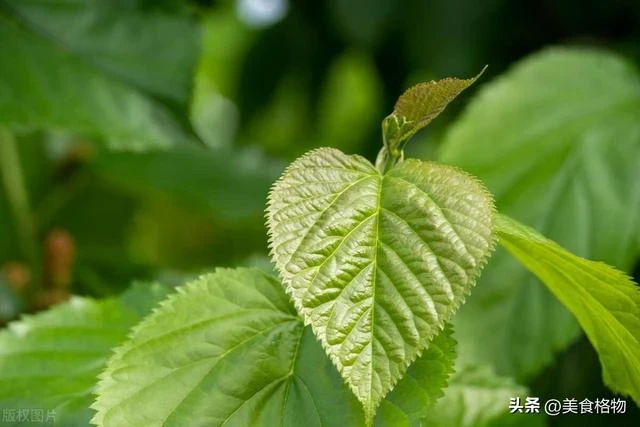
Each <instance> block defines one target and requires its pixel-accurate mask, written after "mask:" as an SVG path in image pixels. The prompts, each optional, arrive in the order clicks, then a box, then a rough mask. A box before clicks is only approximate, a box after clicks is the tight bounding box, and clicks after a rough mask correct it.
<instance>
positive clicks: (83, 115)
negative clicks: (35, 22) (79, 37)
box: [0, 12, 189, 150]
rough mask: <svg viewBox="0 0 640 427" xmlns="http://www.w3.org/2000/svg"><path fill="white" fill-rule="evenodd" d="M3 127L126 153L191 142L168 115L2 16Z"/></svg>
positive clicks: (0, 106) (0, 120)
mask: <svg viewBox="0 0 640 427" xmlns="http://www.w3.org/2000/svg"><path fill="white" fill-rule="evenodd" d="M0 80H1V81H2V82H3V84H2V85H1V86H0V124H1V125H3V126H6V127H8V128H10V129H11V130H22V129H43V128H48V129H56V130H66V131H73V132H76V133H79V134H84V135H86V136H90V137H94V138H99V139H103V140H106V141H107V142H108V143H109V144H110V146H112V147H116V148H128V149H137V150H141V149H148V148H158V147H165V148H166V147H169V146H171V145H173V144H176V143H179V142H183V141H186V140H188V139H189V136H188V135H187V134H186V133H185V132H184V131H183V130H182V128H181V126H180V124H179V123H178V122H177V121H176V120H175V119H174V118H173V117H172V114H171V113H170V111H169V110H168V109H167V108H166V107H164V106H163V105H161V104H160V103H158V102H156V101H154V100H152V99H150V98H148V97H146V96H145V95H143V94H142V93H140V92H139V91H137V90H136V89H134V88H132V87H130V86H128V85H127V84H126V83H124V82H122V81H119V80H118V79H117V78H114V77H111V76H108V75H105V74H103V73H102V70H101V69H98V68H96V67H95V66H94V65H92V64H91V63H90V62H87V61H86V59H85V58H82V57H80V56H78V55H77V54H75V53H72V52H69V51H67V50H65V49H64V48H63V47H61V46H59V45H56V44H55V42H54V41H51V40H48V39H45V38H44V37H43V36H42V35H40V34H36V33H33V32H31V31H30V30H29V29H28V28H27V27H26V26H25V24H24V22H22V21H19V20H17V19H16V18H12V17H8V16H7V15H5V14H4V13H3V12H0Z"/></svg>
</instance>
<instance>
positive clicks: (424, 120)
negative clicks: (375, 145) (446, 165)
mask: <svg viewBox="0 0 640 427" xmlns="http://www.w3.org/2000/svg"><path fill="white" fill-rule="evenodd" d="M486 68H487V67H485V68H483V69H482V71H480V73H478V75H477V76H475V77H473V78H471V79H456V78H446V79H442V80H437V81H430V82H425V83H420V84H417V85H415V86H413V87H411V88H409V89H408V90H407V91H406V92H405V93H403V94H402V95H401V96H400V98H398V101H397V102H396V105H395V107H394V109H393V112H392V113H391V114H389V115H388V116H387V117H386V118H385V119H384V120H383V121H382V139H383V142H384V148H383V151H381V156H382V158H379V160H378V162H377V163H379V164H380V163H383V165H381V170H382V171H384V170H386V169H387V165H386V161H387V157H386V156H388V157H389V158H391V159H402V150H403V147H404V144H405V143H406V141H407V140H408V139H409V138H411V137H412V136H413V135H415V134H416V132H418V131H419V130H420V129H422V128H423V127H425V126H427V125H428V124H429V123H430V122H431V121H432V120H433V119H435V118H436V117H437V116H438V115H439V114H440V113H442V111H443V110H444V109H445V108H446V107H447V105H449V103H450V102H451V101H453V100H454V99H455V97H456V96H458V95H460V93H461V92H462V91H463V90H465V89H466V88H468V87H469V86H471V85H472V84H473V83H474V82H475V81H476V80H478V78H479V77H480V76H481V75H482V73H484V70H485V69H486ZM392 163H395V162H392Z"/></svg>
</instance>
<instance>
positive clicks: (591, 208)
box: [440, 48, 640, 379]
mask: <svg viewBox="0 0 640 427" xmlns="http://www.w3.org/2000/svg"><path fill="white" fill-rule="evenodd" d="M638 117H640V78H639V76H638V73H637V71H636V70H635V69H634V67H633V66H631V65H630V64H629V63H627V62H625V61H624V60H623V59H621V58H619V57H617V56H615V55H612V54H608V53H605V52H598V51H589V50H579V49H561V48H555V49H550V50H546V51H544V52H542V53H540V54H537V55H534V56H531V57H530V58H528V59H526V60H524V61H523V62H521V63H520V64H518V65H517V66H515V67H514V68H513V69H512V70H511V71H510V72H508V73H507V74H505V75H504V76H503V77H500V78H498V79H497V80H496V81H495V82H492V83H490V84H487V85H485V86H484V87H483V88H482V90H481V91H480V93H479V95H478V97H477V98H476V99H475V100H473V101H472V102H471V103H470V104H469V108H468V109H467V110H466V112H465V113H464V114H463V115H462V117H461V118H460V120H459V121H457V122H456V123H455V124H454V126H453V127H452V128H451V131H450V133H449V134H448V136H447V137H446V138H445V141H444V143H443V145H442V151H441V156H440V160H442V161H444V162H446V163H451V164H454V165H456V166H460V167H461V168H463V169H464V170H465V171H468V172H469V173H472V174H474V175H476V176H478V177H479V178H480V179H481V180H482V181H483V182H484V183H486V185H487V187H488V188H489V190H490V191H491V192H492V193H493V194H494V195H495V197H496V204H497V207H498V210H499V211H500V212H502V213H505V214H507V215H510V216H512V217H514V218H516V219H517V220H519V221H522V222H524V223H526V224H530V225H531V226H533V227H534V228H535V229H537V230H538V231H540V232H541V233H543V234H544V235H545V236H547V237H549V238H550V239H552V240H554V241H556V242H558V243H559V244H561V245H562V246H563V247H566V248H567V249H568V250H570V251H571V252H573V253H575V254H577V255H580V256H583V257H587V258H590V259H597V260H601V261H604V262H607V263H609V264H611V265H614V266H616V267H618V268H619V269H621V270H623V271H630V269H631V268H632V267H633V263H634V262H635V260H636V259H637V256H638V253H639V252H638V247H637V243H636V242H637V236H638V235H639V234H640V232H639V230H640V168H638V164H640V121H639V120H638ZM454 325H455V326H456V336H457V339H458V340H459V342H460V346H461V352H460V354H461V357H463V358H468V360H470V361H476V362H478V361H482V362H485V363H489V364H491V365H493V367H494V368H495V369H496V371H497V372H498V373H499V374H504V375H513V376H515V377H516V378H518V379H527V378H531V377H532V376H533V375H535V374H536V373H538V372H539V371H540V369H541V368H542V367H544V366H545V365H546V364H548V363H550V362H551V360H552V359H553V355H554V353H555V352H557V351H561V350H563V349H565V348H566V347H567V346H568V345H569V344H570V343H571V342H572V341H573V340H575V339H576V338H577V337H578V336H579V333H580V332H579V327H578V325H577V324H576V322H575V319H574V318H573V316H572V315H571V314H570V313H569V312H568V311H567V310H566V309H565V308H564V307H563V306H562V305H561V304H560V303H559V302H558V301H557V300H556V298H555V297H554V296H553V295H552V294H551V293H550V292H549V291H548V290H547V289H546V288H545V287H544V286H543V285H542V284H541V283H540V282H539V281H538V280H537V279H536V278H535V277H534V276H533V275H532V274H530V273H528V272H527V270H526V269H524V268H523V267H522V266H520V265H519V264H518V263H517V262H516V261H515V260H514V259H513V258H512V257H510V256H509V255H508V254H507V253H506V252H505V251H503V250H498V251H496V253H495V255H494V256H493V257H492V259H491V262H490V263H489V265H488V266H487V268H486V270H485V271H484V272H483V274H482V276H481V278H480V283H479V285H478V287H477V291H476V292H474V295H473V298H471V299H470V300H469V301H468V304H465V307H464V308H463V309H462V310H461V311H460V313H459V314H458V315H457V316H456V319H455V320H454ZM504 325H518V327H517V328H513V327H505V326H504Z"/></svg>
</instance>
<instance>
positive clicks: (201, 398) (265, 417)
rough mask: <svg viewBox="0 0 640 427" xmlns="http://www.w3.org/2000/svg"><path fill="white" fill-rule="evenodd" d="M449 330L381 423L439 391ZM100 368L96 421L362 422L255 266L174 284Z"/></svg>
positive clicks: (279, 293)
mask: <svg viewBox="0 0 640 427" xmlns="http://www.w3.org/2000/svg"><path fill="white" fill-rule="evenodd" d="M449 334H450V330H448V329H447V331H446V332H445V333H444V334H443V336H438V338H436V339H434V341H433V342H434V346H433V347H432V348H430V349H429V350H427V351H426V352H425V354H424V356H423V357H422V359H420V360H419V361H417V362H416V368H415V370H413V371H411V372H412V373H413V375H414V376H413V377H412V378H411V380H408V381H411V383H410V384H407V385H405V386H403V387H404V389H405V390H408V389H413V390H420V395H419V396H415V397H414V396H410V397H409V396H407V397H408V399H407V401H403V402H402V403H397V402H396V403H389V405H388V407H389V411H385V410H384V409H382V410H381V411H380V415H379V418H378V420H377V425H380V426H389V427H391V426H394V427H395V426H396V424H392V423H391V422H392V421H394V420H397V419H398V418H400V419H403V418H404V419H409V414H408V413H405V412H403V409H404V408H405V407H407V408H410V410H411V411H415V408H416V407H418V406H419V405H420V404H422V403H428V404H430V403H433V402H434V401H435V399H437V397H438V396H439V395H440V394H441V389H440V387H442V386H444V383H445V382H446V378H447V377H448V375H449V373H450V366H451V363H452V359H451V357H452V355H453V352H454V350H453V346H454V341H453V340H452V339H451V338H450V336H449ZM427 373H429V374H430V375H426V374H427ZM101 377H102V381H101V382H100V385H99V395H98V398H97V400H96V402H95V403H94V405H93V407H94V408H95V409H96V410H97V411H98V413H97V415H96V417H95V418H94V422H95V423H96V424H98V425H104V426H110V425H117V426H119V425H131V424H138V423H140V422H143V423H144V425H148V426H155V425H190V426H198V425H208V426H209V425H222V424H224V425H225V426H242V427H244V426H247V425H252V426H273V425H282V426H292V427H293V426H299V425H301V424H305V425H310V426H334V425H335V426H345V427H350V426H354V427H355V426H358V427H360V426H361V425H363V423H364V414H363V412H362V408H361V406H360V404H359V403H358V401H357V400H356V399H355V397H354V396H353V394H352V393H351V392H350V391H349V390H348V388H347V386H346V385H345V384H344V383H343V382H342V379H341V378H340V375H339V374H338V372H337V370H336V368H335V367H334V366H333V365H332V364H331V362H330V361H329V358H328V357H327V356H326V355H325V354H324V352H323V351H322V347H321V346H320V344H319V343H318V341H317V340H316V338H315V336H314V335H313V333H312V332H311V330H310V328H308V327H307V328H305V327H304V326H303V324H302V321H301V320H300V319H299V318H298V317H297V314H296V313H295V309H294V308H293V306H292V305H291V303H290V302H289V300H288V297H287V295H286V294H285V292H284V291H283V289H282V286H281V284H280V283H279V282H278V281H277V280H275V279H274V278H271V277H270V276H267V275H265V274H264V273H262V272H261V271H259V270H257V269H246V268H243V269H236V270H228V269H220V270H217V271H216V272H215V273H213V274H209V275H206V276H202V277H200V278H199V279H197V280H196V281H194V282H191V283H190V284H188V285H186V286H185V287H183V288H180V289H179V292H178V293H176V294H174V295H172V296H171V297H170V298H169V299H168V300H166V301H165V302H163V303H162V305H161V307H160V308H159V309H157V310H156V311H155V312H154V313H153V314H152V315H151V316H149V317H148V318H147V319H145V320H144V321H143V322H142V323H141V324H140V325H138V326H137V327H136V328H135V330H134V333H133V334H132V336H131V339H130V341H128V342H127V343H125V344H124V345H123V346H122V347H121V348H119V349H118V350H117V351H116V354H115V356H114V357H113V358H112V359H111V360H110V362H109V363H108V367H107V369H106V370H105V372H104V373H103V374H102V375H101ZM168 384H170V386H168ZM401 384H402V382H401V383H400V384H399V385H398V387H401ZM212 401H213V402H215V404H213V405H212V404H211V402H212ZM396 405H397V406H396ZM396 408H397V409H396Z"/></svg>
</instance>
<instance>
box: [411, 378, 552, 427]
mask: <svg viewBox="0 0 640 427" xmlns="http://www.w3.org/2000/svg"><path fill="white" fill-rule="evenodd" d="M526 395H527V389H526V388H525V387H522V386H520V385H517V384H516V383H515V382H513V380H511V379H509V378H507V377H499V376H497V375H496V374H495V373H494V372H493V371H492V370H491V368H490V367H488V366H482V365H468V366H465V367H462V368H460V370H459V372H456V374H455V375H453V376H452V377H451V382H450V384H449V387H447V389H446V391H445V395H444V397H443V398H442V399H441V400H440V401H439V402H438V403H437V404H436V406H435V407H434V408H433V409H432V410H431V411H429V414H428V415H427V417H425V418H424V419H423V421H422V423H421V427H427V426H428V427H440V426H442V427H449V426H457V427H486V426H494V427H501V426H543V425H546V423H545V422H544V415H535V414H525V413H522V414H520V413H517V414H511V413H509V399H510V398H515V397H520V398H521V399H522V402H524V401H525V397H526Z"/></svg>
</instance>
